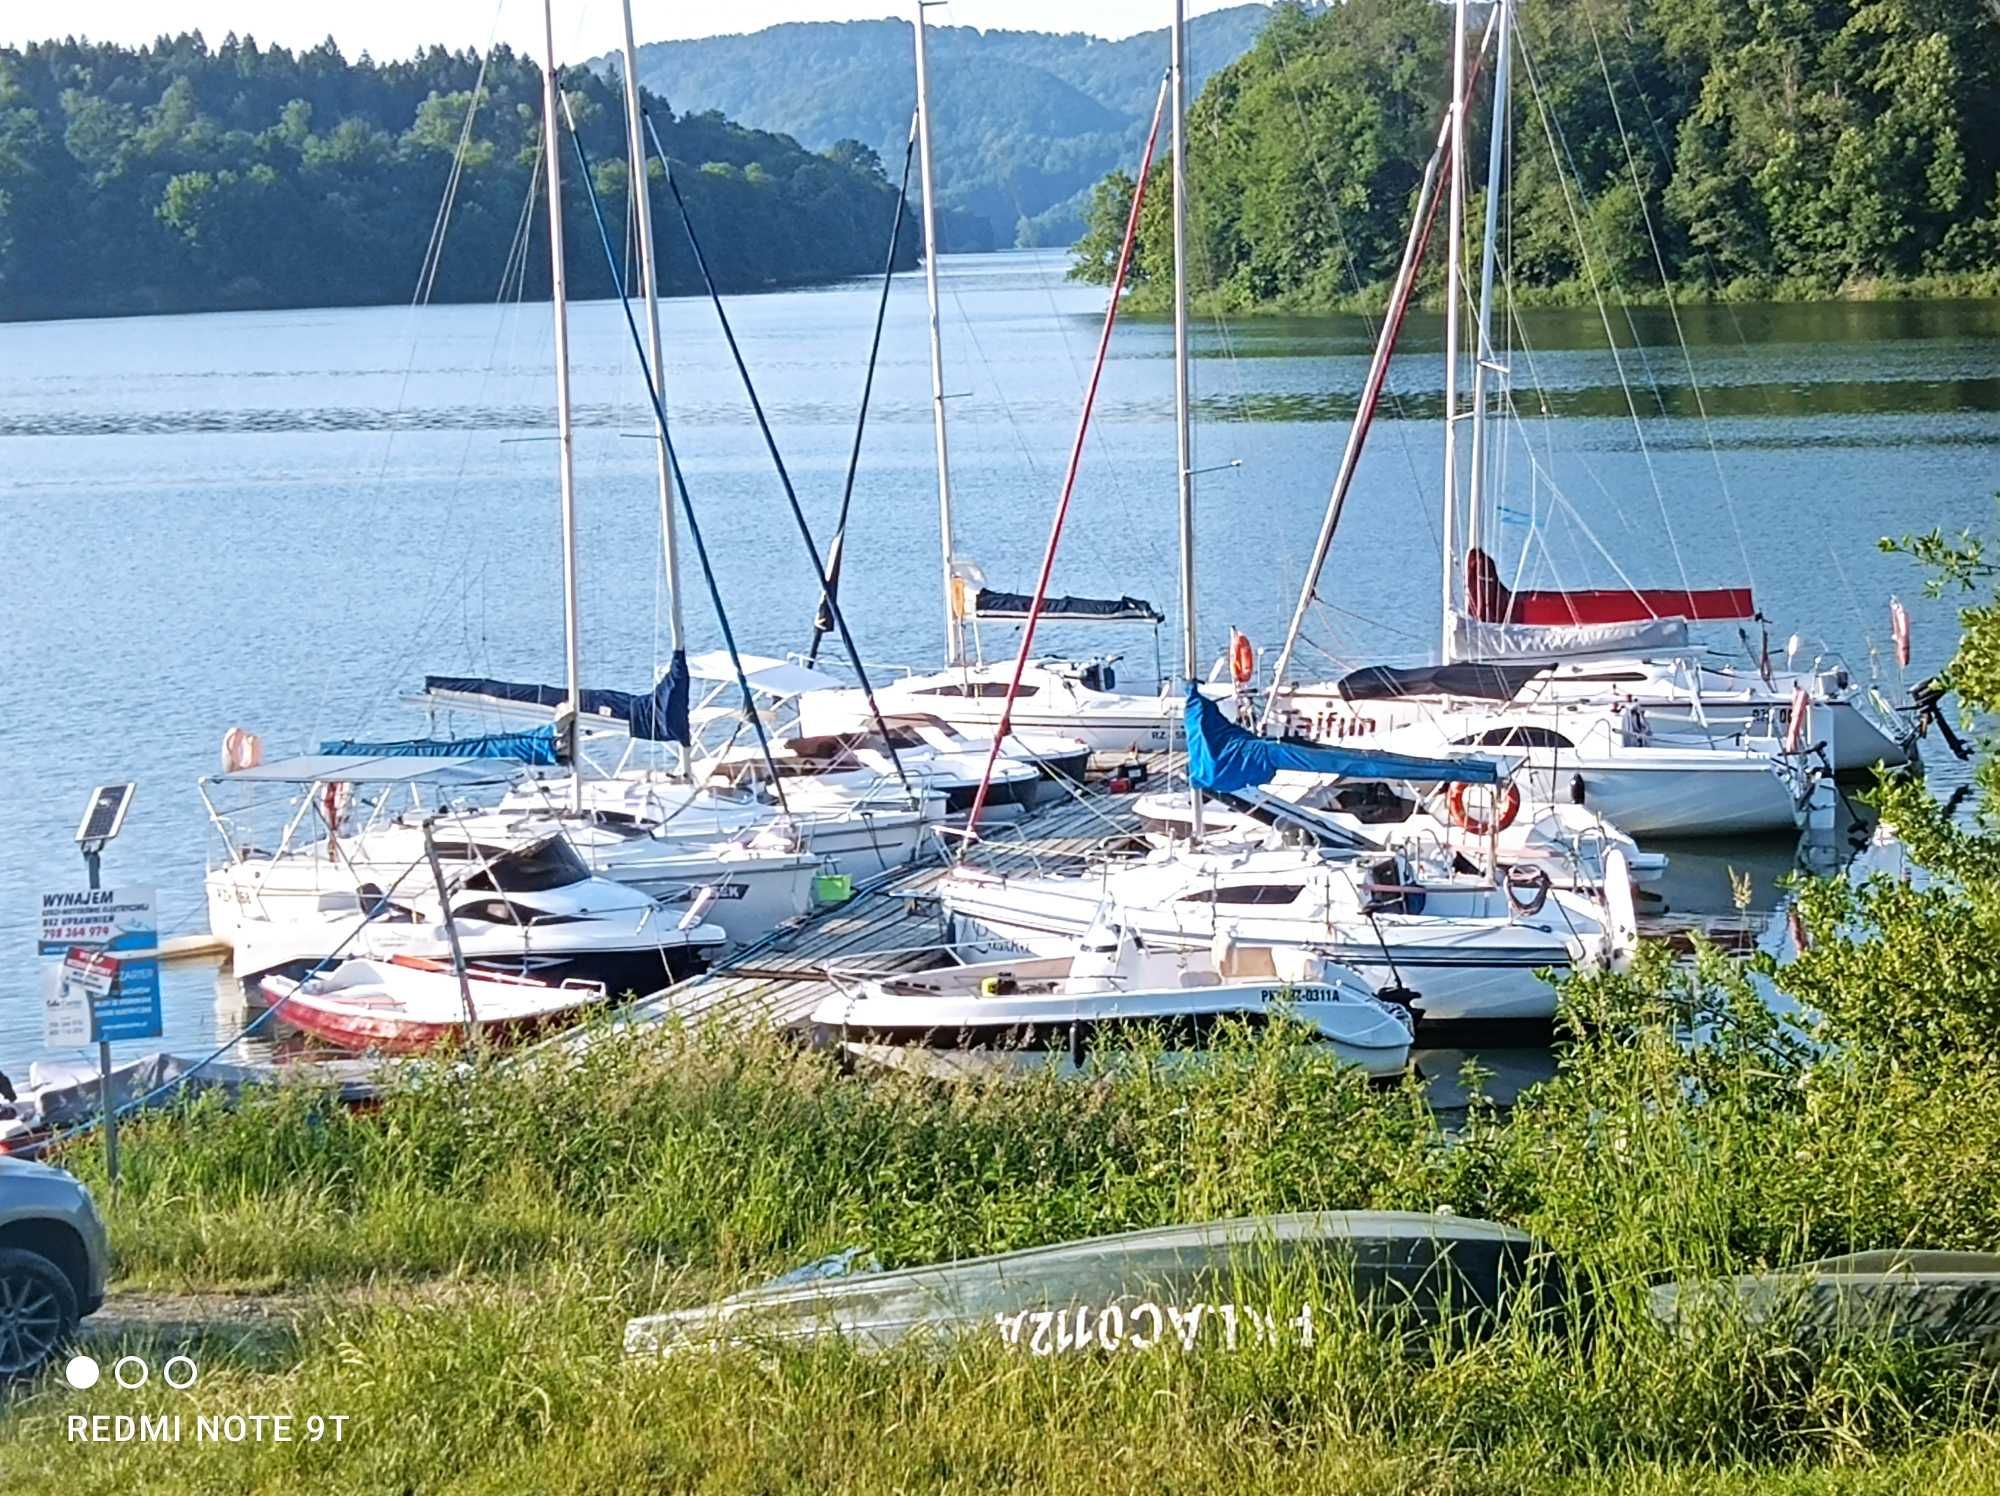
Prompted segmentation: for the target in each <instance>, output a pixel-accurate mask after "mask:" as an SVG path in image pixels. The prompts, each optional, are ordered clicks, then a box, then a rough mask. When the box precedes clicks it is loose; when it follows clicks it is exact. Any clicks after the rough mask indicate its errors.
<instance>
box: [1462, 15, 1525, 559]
mask: <svg viewBox="0 0 2000 1496" xmlns="http://www.w3.org/2000/svg"><path fill="white" fill-rule="evenodd" d="M1512 12H1513V5H1512V0H1499V7H1498V9H1496V10H1495V12H1494V20H1495V23H1496V24H1497V25H1498V26H1499V28H1500V58H1499V61H1498V63H1497V64H1496V65H1495V67H1494V70H1493V138H1492V139H1491V140H1490V141H1488V142H1487V151H1486V232H1485V242H1484V244H1483V245H1482V247H1481V250H1480V257H1479V332H1478V334H1477V337H1476V340H1475V341H1474V344H1473V350H1472V473H1471V477H1470V480H1469V481H1470V483H1471V487H1470V489H1469V490H1468V491H1467V498H1466V506H1465V507H1466V520H1465V524H1466V544H1467V545H1468V546H1469V547H1470V548H1471V549H1473V550H1478V549H1479V548H1480V547H1481V546H1482V545H1483V544H1484V543H1485V539H1486V536H1485V517H1484V515H1483V513H1482V511H1483V510H1484V509H1485V507H1486V500H1487V497H1488V495H1487V491H1486V490H1487V484H1486V467H1487V464H1488V462H1489V461H1490V460H1491V458H1490V456H1489V454H1488V452H1487V450H1486V373H1487V369H1488V367H1489V366H1492V367H1493V368H1494V372H1496V373H1497V372H1499V369H1498V365H1497V363H1496V361H1495V359H1494V356H1493V274H1494V264H1493V262H1494V257H1495V252H1496V245H1497V241H1498V239H1499V234H1500V172H1501V166H1502V164H1503V161H1504V158H1505V156H1506V146H1507V84H1508V80H1509V71H1510V70H1509V57H1510V55H1511V53H1512V51H1513V48H1511V47H1510V46H1509V45H1508V40H1509V33H1508V30H1507V28H1508V25H1509V23H1510V22H1511V21H1512V20H1513V14H1512Z"/></svg>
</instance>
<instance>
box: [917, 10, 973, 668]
mask: <svg viewBox="0 0 2000 1496" xmlns="http://www.w3.org/2000/svg"><path fill="white" fill-rule="evenodd" d="M935 3H939V0H917V24H916V34H917V156H918V159H919V161H921V163H922V166H923V183H924V291H925V294H926V295H927V296H928V297H929V299H930V320H931V329H930V331H931V432H932V435H933V437H934V438H935V439H936V442H937V484H938V543H939V545H940V547H941V548H942V550H943V553H944V562H943V568H942V571H943V582H944V658H945V663H946V664H947V665H962V664H964V663H965V641H964V636H963V634H962V633H961V632H960V629H959V623H958V614H957V612H956V610H955V609H954V608H953V607H952V597H951V582H952V577H951V558H952V528H951V444H950V442H949V441H947V440H946V437H945V425H944V339H943V337H942V336H941V335H940V333H939V330H938V264H937V262H938V239H937V192H936V190H935V188H934V186H933V179H932V176H931V78H930V66H929V54H928V51H927V49H926V47H925V45H924V10H925V8H926V6H928V5H931V4H935Z"/></svg>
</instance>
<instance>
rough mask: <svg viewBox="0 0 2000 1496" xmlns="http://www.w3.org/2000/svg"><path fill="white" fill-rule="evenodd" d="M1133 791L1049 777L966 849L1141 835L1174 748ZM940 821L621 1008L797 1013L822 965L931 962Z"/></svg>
mask: <svg viewBox="0 0 2000 1496" xmlns="http://www.w3.org/2000/svg"><path fill="white" fill-rule="evenodd" d="M1137 762H1138V763H1139V764H1141V765H1142V766H1143V768H1144V771H1145V772H1144V777H1143V779H1140V780H1139V781H1138V782H1137V783H1136V785H1135V788H1134V791H1133V792H1132V793H1130V794H1123V793H1121V794H1112V793H1109V792H1108V791H1107V790H1106V789H1105V788H1104V784H1105V781H1103V780H1094V781H1093V782H1092V783H1091V784H1090V785H1089V786H1088V787H1086V788H1084V789H1082V790H1077V789H1075V788H1062V789H1058V790H1057V791H1056V793H1055V795H1054V796H1053V797H1051V798H1045V799H1044V800H1043V802H1042V803H1041V804H1039V805H1037V806H1034V807H1032V808H1030V809H1028V810H1027V811H1026V812H1025V813H1024V814H1022V815H1020V816H1019V817H1018V818H1017V819H1015V820H1014V821H1012V822H1009V823H1005V824H1000V823H998V822H986V823H983V824H984V825H985V828H986V829H985V830H984V831H983V833H982V835H981V838H980V840H979V841H978V842H977V843H976V844H974V845H973V847H972V848H971V850H970V852H969V853H968V854H967V856H966V858H965V861H966V862H967V863H968V864H969V865H971V866H973V867H980V868H986V869H989V870H991V871H993V872H1012V873H1025V872H1032V871H1035V870H1037V869H1039V870H1041V871H1044V872H1066V871H1075V870H1077V869H1080V868H1082V867H1083V866H1084V865H1085V864H1086V863H1087V862H1088V860H1089V859H1090V857H1091V856H1092V855H1093V854H1094V853H1097V852H1099V851H1101V850H1103V849H1104V848H1106V847H1115V846H1118V845H1120V844H1123V843H1134V842H1136V839H1137V838H1138V837H1139V835H1140V827H1139V812H1138V805H1137V802H1138V798H1139V795H1140V794H1141V793H1144V792H1145V791H1147V790H1157V789H1159V788H1161V787H1163V786H1165V785H1167V784H1169V783H1174V782H1179V776H1180V775H1181V772H1182V771H1181V767H1180V765H1181V756H1180V755H1179V754H1173V755H1168V754H1164V753H1160V754H1153V755H1150V756H1148V757H1145V758H1142V759H1140V760H1137ZM947 845H956V843H955V842H954V841H953V839H952V836H951V833H950V831H949V830H947V831H946V832H945V834H944V835H943V836H941V837H940V838H939V844H938V848H937V850H936V852H934V853H933V854H932V855H931V856H930V857H928V858H926V859H925V860H923V861H921V862H918V863H914V864H911V865H909V866H907V867H899V868H893V869H891V870H890V871H888V872H886V873H882V874H880V875H879V876H877V877H875V878H871V879H869V880H868V881H867V882H866V883H863V884H858V885H856V887H855V890H854V896H853V897H852V898H851V899H849V900H848V901H847V902H846V903H844V904H837V905H834V906H832V907H830V908H827V909H821V910H818V911H816V912H815V913H813V914H810V915H807V916H806V917H805V918H804V919H803V920H801V921H799V922H798V923H797V924H795V925H792V926H791V927H790V928H788V929H782V930H779V931H778V932H776V933H775V934H773V935H770V936H767V937H766V938H765V939H763V940H760V941H758V942H756V943H755V944H754V945H750V946H746V947H745V948H744V949H742V950H740V951H738V952H736V953H735V954H734V955H731V956H729V957H726V958H725V959H723V960H722V961H719V962H717V963H716V964H715V965H714V966H712V967H710V968H709V969H708V970H707V971H705V972H701V973H699V974H698V975H695V976H692V977H689V978H687V979H686V980H685V981H682V982H679V983H677V984H676V985H674V986H672V987H669V988H666V989H665V990H664V991H661V992H657V993H655V994H653V995H652V996H651V997H648V998H646V999H644V1000H642V1001H641V1002H638V1003H636V1004H634V1005H633V1006H632V1007H630V1008H628V1009H626V1010H625V1013H624V1014H623V1015H622V1016H623V1017H624V1018H625V1019H627V1020H628V1021H636V1022H646V1021H662V1022H663V1021H668V1020H678V1021H680V1022H684V1023H690V1024H702V1023H709V1022H720V1023H724V1024H740V1025H742V1026H745V1027H751V1026H755V1025H757V1024H770V1025H773V1026H775V1027H779V1028H784V1027H788V1026H790V1025H792V1024H795V1023H799V1022H801V1021H803V1020H804V1019H805V1017H806V1016H807V1015H808V1014H809V1013H811V1012H812V1010H813V1009H814V1008H815V1007H817V1006H818V1005H819V1003H820V1000H821V999H822V998H824V997H826V996H828V995H829V994H830V993H831V992H832V991H833V988H832V986H831V985H830V984H829V983H828V981H827V978H826V971H827V968H828V967H829V966H850V965H860V964H866V965H868V966H869V967H871V968H872V969H874V970H878V971H883V972H889V971H904V970H916V969H920V968H922V967H925V966H930V965H934V964H935V962H936V954H935V952H936V948H937V947H938V946H939V945H940V944H942V943H943V941H944V938H945V931H944V924H943V916H942V913H941V912H940V910H939V909H938V907H937V904H936V902H935V901H934V900H933V899H932V898H931V890H932V889H933V887H934V886H935V885H936V883H937V882H938V880H939V879H940V878H941V877H943V875H944V871H945V864H946V857H945V848H946V846H947Z"/></svg>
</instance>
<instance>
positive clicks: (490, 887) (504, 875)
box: [438, 836, 590, 893]
mask: <svg viewBox="0 0 2000 1496" xmlns="http://www.w3.org/2000/svg"><path fill="white" fill-rule="evenodd" d="M438 850H439V852H440V853H442V851H443V850H444V849H443V848H442V847H440V848H439V849H438ZM589 876H590V869H589V868H588V867H586V866H584V862H583V859H582V858H581V857H579V856H577V855H576V849H575V848H574V847H572V846H571V845H570V844H569V843H568V842H566V841H564V840H563V839H562V838H561V837H559V836H552V837H550V838H549V839H548V840H547V841H545V842H538V843H537V844H536V845H534V846H532V847H523V848H521V849H520V850H519V851H515V852H502V853H499V854H497V855H492V854H489V856H488V859H487V863H486V866H484V867H482V868H480V869H479V871H477V872H476V873H474V874H473V875H472V876H471V877H469V878H467V879H466V880H465V883H464V885H463V886H464V887H465V888H466V889H468V890H470V891H473V892H479V893H540V892H542V891H543V890H544V889H550V888H567V887H569V885H570V884H572V883H581V882H583V881H584V880H585V879H586V878H588V877H589Z"/></svg>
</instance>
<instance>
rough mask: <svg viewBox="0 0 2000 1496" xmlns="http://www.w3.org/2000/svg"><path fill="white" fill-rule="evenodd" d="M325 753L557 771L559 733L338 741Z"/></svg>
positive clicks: (536, 731) (331, 742)
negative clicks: (490, 762)
mask: <svg viewBox="0 0 2000 1496" xmlns="http://www.w3.org/2000/svg"><path fill="white" fill-rule="evenodd" d="M319 751H320V752H321V753H329V754H337V755H340V756H341V757H357V758H490V759H503V760H504V759H511V760H512V761H514V762H515V763H519V764H526V765H528V766H530V767H531V768H553V767H554V766H555V765H556V764H558V763H560V762H561V759H560V758H559V757H558V755H557V752H556V730H555V729H554V728H553V727H535V728H530V729H529V730H528V731H526V732H495V733H488V734H487V735H486V736H484V737H477V738H408V739H404V740H401V741H398V742H391V743H365V742H362V741H361V740H360V739H358V738H334V739H331V740H329V741H327V742H324V743H321V744H320V745H319Z"/></svg>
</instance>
